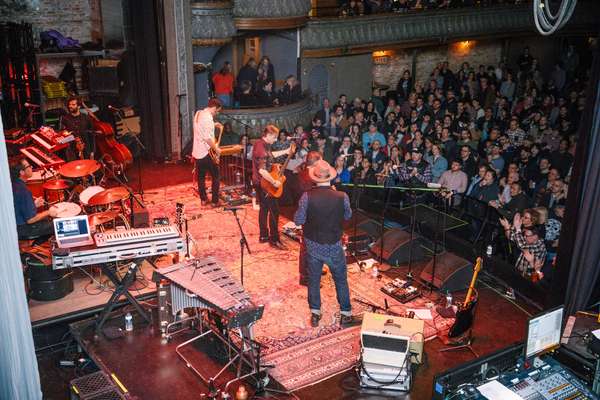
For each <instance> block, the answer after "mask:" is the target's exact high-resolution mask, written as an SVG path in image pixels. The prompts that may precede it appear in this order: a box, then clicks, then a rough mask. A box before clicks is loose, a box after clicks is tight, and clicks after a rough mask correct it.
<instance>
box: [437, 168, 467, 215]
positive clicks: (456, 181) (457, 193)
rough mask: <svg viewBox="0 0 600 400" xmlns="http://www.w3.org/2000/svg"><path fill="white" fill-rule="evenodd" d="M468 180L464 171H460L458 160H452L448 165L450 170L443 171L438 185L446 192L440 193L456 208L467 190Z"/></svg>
mask: <svg viewBox="0 0 600 400" xmlns="http://www.w3.org/2000/svg"><path fill="white" fill-rule="evenodd" d="M468 181H469V178H468V177H467V174H465V172H464V171H462V164H461V162H460V160H452V162H451V163H450V169H449V170H448V171H444V173H442V176H440V179H439V180H438V183H439V184H440V186H441V187H442V188H444V189H445V190H446V191H445V192H442V194H443V196H444V197H445V198H447V199H448V200H449V201H450V205H452V206H453V207H458V206H459V205H460V202H461V198H462V195H463V194H464V193H465V192H466V190H467V183H468Z"/></svg>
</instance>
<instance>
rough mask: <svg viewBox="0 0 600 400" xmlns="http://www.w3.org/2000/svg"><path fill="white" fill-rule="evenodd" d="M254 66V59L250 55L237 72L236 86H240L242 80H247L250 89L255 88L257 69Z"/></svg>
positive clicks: (242, 82)
mask: <svg viewBox="0 0 600 400" xmlns="http://www.w3.org/2000/svg"><path fill="white" fill-rule="evenodd" d="M256 68H257V66H256V60H255V59H254V58H252V57H250V58H249V59H248V62H246V64H245V65H244V66H243V67H242V68H240V71H239V73H238V76H237V86H238V87H239V88H242V86H243V84H244V82H248V83H249V84H250V91H251V92H253V91H254V90H256V82H257V80H258V71H257V69H256Z"/></svg>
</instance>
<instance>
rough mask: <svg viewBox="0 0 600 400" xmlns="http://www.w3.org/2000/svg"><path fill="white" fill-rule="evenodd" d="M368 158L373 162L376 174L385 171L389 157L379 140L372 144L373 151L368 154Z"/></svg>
mask: <svg viewBox="0 0 600 400" xmlns="http://www.w3.org/2000/svg"><path fill="white" fill-rule="evenodd" d="M367 158H368V159H369V161H370V162H371V166H372V168H373V170H374V171H375V172H376V173H379V172H381V170H382V169H383V163H384V162H385V161H386V159H387V157H386V156H385V154H384V153H383V151H382V150H381V143H380V142H379V140H374V141H373V143H372V144H371V150H369V151H368V152H367Z"/></svg>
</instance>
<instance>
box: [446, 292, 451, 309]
mask: <svg viewBox="0 0 600 400" xmlns="http://www.w3.org/2000/svg"><path fill="white" fill-rule="evenodd" d="M450 307H452V293H450V291H449V290H446V308H450Z"/></svg>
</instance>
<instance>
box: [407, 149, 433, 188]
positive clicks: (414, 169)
mask: <svg viewBox="0 0 600 400" xmlns="http://www.w3.org/2000/svg"><path fill="white" fill-rule="evenodd" d="M399 177H400V181H401V182H404V183H407V184H409V185H412V186H426V185H427V184H428V183H430V182H431V180H432V175H431V165H429V163H428V162H427V161H425V160H423V150H421V149H418V148H417V149H412V150H411V152H410V160H408V161H406V163H405V164H404V165H403V166H402V168H401V169H400V173H399Z"/></svg>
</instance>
